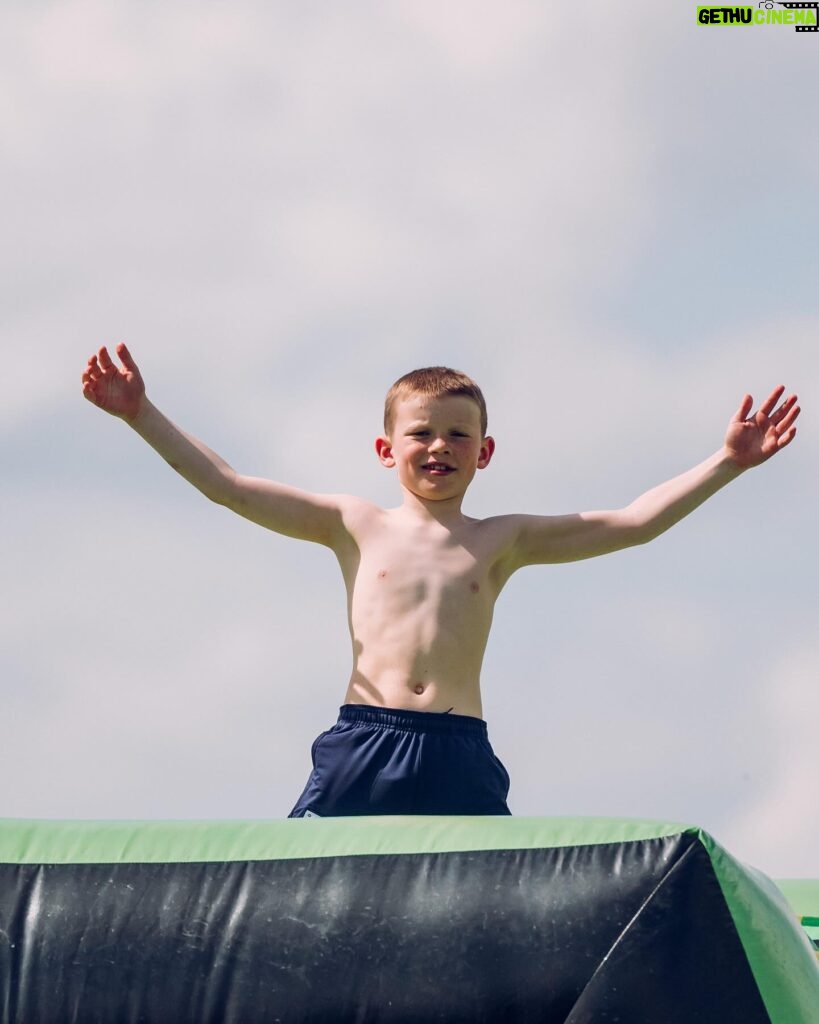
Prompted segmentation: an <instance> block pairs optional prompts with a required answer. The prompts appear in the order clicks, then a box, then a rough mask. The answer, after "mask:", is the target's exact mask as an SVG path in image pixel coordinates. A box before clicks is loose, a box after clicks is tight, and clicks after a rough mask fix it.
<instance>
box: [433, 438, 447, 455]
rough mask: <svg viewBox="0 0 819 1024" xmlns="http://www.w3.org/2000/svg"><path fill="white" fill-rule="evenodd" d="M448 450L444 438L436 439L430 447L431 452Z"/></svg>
mask: <svg viewBox="0 0 819 1024" xmlns="http://www.w3.org/2000/svg"><path fill="white" fill-rule="evenodd" d="M447 448H448V445H447V443H446V441H445V440H444V438H443V437H436V438H435V439H434V440H433V442H432V444H431V445H430V446H429V450H430V451H431V452H445V451H446V450H447Z"/></svg>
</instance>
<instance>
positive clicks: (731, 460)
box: [716, 445, 748, 479]
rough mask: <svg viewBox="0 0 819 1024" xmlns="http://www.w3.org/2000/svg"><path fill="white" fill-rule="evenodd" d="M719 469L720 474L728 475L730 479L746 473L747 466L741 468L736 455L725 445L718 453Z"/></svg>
mask: <svg viewBox="0 0 819 1024" xmlns="http://www.w3.org/2000/svg"><path fill="white" fill-rule="evenodd" d="M716 458H717V468H718V469H719V470H720V472H722V473H724V474H726V475H727V476H728V477H729V478H730V479H733V478H735V477H738V476H740V474H742V473H744V472H745V470H746V469H748V467H747V466H740V465H739V463H738V462H737V460H736V455H735V454H734V452H732V451H731V449H730V448H728V447H726V446H725V445H723V446H722V448H721V449H720V450H719V451H718V452H717V453H716Z"/></svg>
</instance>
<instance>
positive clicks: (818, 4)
mask: <svg viewBox="0 0 819 1024" xmlns="http://www.w3.org/2000/svg"><path fill="white" fill-rule="evenodd" d="M777 3H778V4H779V6H780V7H787V9H788V10H789V11H804V10H805V9H806V8H807V9H813V10H814V11H816V21H817V24H816V25H794V28H795V29H796V31H797V32H816V31H817V30H819V0H813V2H812V3H782V0H777ZM759 6H760V7H765V8H767V9H768V10H771V9H772V8H773V4H772V3H761V4H759Z"/></svg>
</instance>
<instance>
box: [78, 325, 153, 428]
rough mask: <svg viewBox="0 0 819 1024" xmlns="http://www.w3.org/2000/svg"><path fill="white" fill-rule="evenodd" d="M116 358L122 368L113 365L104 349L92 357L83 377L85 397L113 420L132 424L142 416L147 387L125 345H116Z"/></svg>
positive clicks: (106, 350)
mask: <svg viewBox="0 0 819 1024" xmlns="http://www.w3.org/2000/svg"><path fill="white" fill-rule="evenodd" d="M117 355H118V356H119V358H120V360H121V362H122V366H116V365H115V364H114V362H113V361H112V359H111V356H110V355H109V354H108V349H107V348H105V346H103V347H102V348H101V349H100V350H99V352H98V353H97V354H96V355H93V356H91V358H90V359H89V360H88V364H87V365H86V367H85V370H84V372H83V375H82V393H83V395H84V396H85V397H86V398H87V399H88V401H89V402H93V403H94V405H96V406H98V407H99V408H100V409H104V410H105V412H110V413H111V415H112V416H120V417H122V418H123V419H128V420H130V419H133V418H134V417H135V416H136V414H137V413H138V412H139V407H140V404H141V403H142V396H143V395H144V394H145V385H144V383H143V381H142V376H141V375H140V372H139V370H138V368H137V365H136V363H135V362H134V360H133V359H132V358H131V353H130V352H129V351H128V349H127V348H126V347H125V345H123V344H119V345H117Z"/></svg>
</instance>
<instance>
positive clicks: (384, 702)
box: [344, 667, 483, 718]
mask: <svg viewBox="0 0 819 1024" xmlns="http://www.w3.org/2000/svg"><path fill="white" fill-rule="evenodd" d="M344 703H345V704H367V705H369V706H371V707H379V708H399V709H401V710H402V711H428V712H433V713H434V712H438V713H445V712H452V713H453V714H456V715H470V716H471V717H473V718H482V717H483V709H482V706H481V689H480V680H479V678H478V677H477V676H475V677H474V678H464V677H463V676H462V675H461V674H460V673H459V674H457V675H453V676H451V677H444V678H441V677H440V675H431V674H430V673H428V672H427V673H422V672H415V673H411V672H410V673H407V672H401V671H400V670H399V671H396V670H386V671H382V672H379V673H376V674H373V673H365V672H363V671H361V668H360V667H357V668H356V669H354V670H353V673H352V675H351V677H350V683H349V685H348V687H347V694H346V696H345V698H344Z"/></svg>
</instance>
